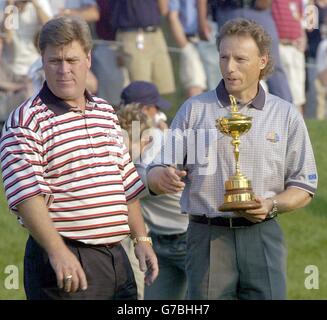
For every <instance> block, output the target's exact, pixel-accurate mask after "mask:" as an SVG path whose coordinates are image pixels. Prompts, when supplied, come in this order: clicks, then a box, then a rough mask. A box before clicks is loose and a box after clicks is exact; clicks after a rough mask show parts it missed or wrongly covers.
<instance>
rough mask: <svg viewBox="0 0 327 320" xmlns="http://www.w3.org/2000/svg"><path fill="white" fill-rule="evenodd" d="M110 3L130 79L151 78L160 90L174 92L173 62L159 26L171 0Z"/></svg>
mask: <svg viewBox="0 0 327 320" xmlns="http://www.w3.org/2000/svg"><path fill="white" fill-rule="evenodd" d="M110 6H111V8H112V26H113V28H114V30H116V40H117V41H118V42H120V43H121V45H122V47H121V55H122V63H123V65H124V66H125V67H126V68H127V71H128V76H129V81H130V82H133V81H138V80H141V81H148V82H152V83H155V84H156V86H157V87H158V90H159V92H160V94H170V93H174V92H175V80H174V73H173V68H172V63H171V59H170V56H169V53H168V48H167V44H166V40H165V38H164V35H163V33H162V30H161V27H160V25H161V16H166V15H167V13H168V0H110Z"/></svg>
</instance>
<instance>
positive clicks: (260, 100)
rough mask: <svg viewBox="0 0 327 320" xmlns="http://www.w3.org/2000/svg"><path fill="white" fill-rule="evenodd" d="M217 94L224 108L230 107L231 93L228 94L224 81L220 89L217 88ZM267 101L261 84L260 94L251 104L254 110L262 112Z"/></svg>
mask: <svg viewBox="0 0 327 320" xmlns="http://www.w3.org/2000/svg"><path fill="white" fill-rule="evenodd" d="M216 93H217V97H218V99H219V101H220V102H221V104H222V105H223V107H224V108H226V107H229V106H230V100H229V93H228V92H227V90H226V88H225V83H224V80H221V81H220V82H219V84H218V87H217V88H216ZM265 101H266V93H265V90H264V89H263V87H262V86H261V84H260V83H259V91H258V94H257V95H256V96H255V98H254V99H253V100H252V101H251V103H250V104H249V105H250V106H252V107H253V108H255V109H257V110H262V109H263V107H264V105H265Z"/></svg>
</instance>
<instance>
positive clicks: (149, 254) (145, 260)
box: [135, 241, 159, 286]
mask: <svg viewBox="0 0 327 320" xmlns="http://www.w3.org/2000/svg"><path fill="white" fill-rule="evenodd" d="M135 256H136V258H137V259H138V260H139V264H140V270H141V271H143V272H145V278H144V281H145V284H146V285H147V286H149V285H151V284H152V283H153V282H154V280H155V279H156V278H157V277H158V274H159V266H158V260H157V257H156V254H155V253H154V251H153V249H152V246H151V245H150V244H149V243H147V242H142V241H140V242H138V243H137V244H136V245H135Z"/></svg>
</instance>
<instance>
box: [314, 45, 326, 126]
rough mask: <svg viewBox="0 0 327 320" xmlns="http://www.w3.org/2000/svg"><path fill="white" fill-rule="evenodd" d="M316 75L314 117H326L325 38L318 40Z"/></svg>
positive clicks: (322, 118) (319, 118)
mask: <svg viewBox="0 0 327 320" xmlns="http://www.w3.org/2000/svg"><path fill="white" fill-rule="evenodd" d="M316 69H317V77H316V79H315V88H316V92H317V107H316V117H317V119H318V120H324V119H325V118H326V102H327V39H324V40H322V41H321V42H320V44H319V46H318V50H317V58H316Z"/></svg>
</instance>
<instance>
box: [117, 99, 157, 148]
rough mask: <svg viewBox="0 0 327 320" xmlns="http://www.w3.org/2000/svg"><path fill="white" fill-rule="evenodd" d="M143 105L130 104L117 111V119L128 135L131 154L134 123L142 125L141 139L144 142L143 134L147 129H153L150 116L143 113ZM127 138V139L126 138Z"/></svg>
mask: <svg viewBox="0 0 327 320" xmlns="http://www.w3.org/2000/svg"><path fill="white" fill-rule="evenodd" d="M141 109H142V105H141V104H140V103H129V104H126V105H121V106H120V109H119V110H118V111H117V117H118V120H119V124H120V126H121V128H122V129H123V130H125V131H126V132H127V134H128V139H129V148H130V152H131V147H132V145H131V143H130V142H131V141H132V135H133V133H132V124H133V122H134V121H138V122H139V124H140V138H141V141H142V137H143V133H145V131H146V130H147V129H150V128H151V127H152V123H151V120H150V119H149V118H148V116H147V115H146V114H145V113H143V112H142V111H141ZM126 138H127V137H126Z"/></svg>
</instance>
